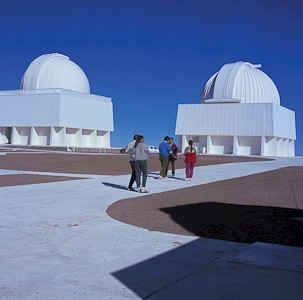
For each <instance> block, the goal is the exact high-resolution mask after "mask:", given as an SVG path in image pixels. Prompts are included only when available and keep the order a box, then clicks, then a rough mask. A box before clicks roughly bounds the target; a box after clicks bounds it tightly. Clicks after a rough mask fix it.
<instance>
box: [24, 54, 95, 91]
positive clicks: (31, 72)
mask: <svg viewBox="0 0 303 300" xmlns="http://www.w3.org/2000/svg"><path fill="white" fill-rule="evenodd" d="M48 88H61V89H67V90H72V91H77V92H82V93H88V94H89V93H90V87H89V82H88V79H87V77H86V75H85V73H84V72H83V70H82V69H81V68H80V67H79V66H78V65H77V64H75V63H74V62H72V61H71V60H69V57H67V56H65V55H62V54H58V53H52V54H44V55H41V56H39V57H37V58H36V59H35V60H33V61H32V63H31V64H30V65H29V67H28V68H27V70H26V71H25V73H24V75H23V77H22V80H21V89H22V90H37V89H48Z"/></svg>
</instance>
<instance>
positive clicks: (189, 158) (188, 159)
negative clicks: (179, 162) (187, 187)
mask: <svg viewBox="0 0 303 300" xmlns="http://www.w3.org/2000/svg"><path fill="white" fill-rule="evenodd" d="M184 156H185V159H184V162H185V163H186V169H185V174H186V178H185V180H186V181H188V180H191V179H192V177H193V174H194V166H195V162H196V161H197V156H196V149H195V148H194V147H193V141H192V140H189V141H188V146H187V147H186V148H185V149H184Z"/></svg>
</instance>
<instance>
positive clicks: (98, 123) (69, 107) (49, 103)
mask: <svg viewBox="0 0 303 300" xmlns="http://www.w3.org/2000/svg"><path fill="white" fill-rule="evenodd" d="M0 126H1V127H12V126H19V127H27V126H34V127H53V126H57V127H70V128H83V129H93V130H104V131H113V130H114V124H113V104H112V101H111V98H108V97H103V96H97V95H91V94H84V93H78V92H73V91H67V90H63V89H46V90H45V91H44V92H43V90H39V91H27V92H24V93H21V92H20V91H16V92H12V91H10V92H1V93H0Z"/></svg>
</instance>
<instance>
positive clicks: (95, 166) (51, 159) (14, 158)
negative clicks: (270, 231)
mask: <svg viewBox="0 0 303 300" xmlns="http://www.w3.org/2000/svg"><path fill="white" fill-rule="evenodd" d="M259 160H267V159H261V158H254V157H251V158H250V157H236V156H215V155H214V156H198V161H197V164H196V166H205V165H213V164H222V163H232V162H243V161H259ZM184 166H185V164H184V162H183V157H182V156H180V157H179V159H178V160H177V161H176V167H177V168H184ZM129 168H130V167H129V162H128V159H127V155H119V154H116V155H115V154H111V155H93V154H62V153H46V152H40V153H8V154H6V155H0V169H9V170H24V171H37V172H55V173H72V174H95V175H122V174H128V173H129ZM159 168H160V163H159V159H158V155H150V156H149V159H148V169H149V171H150V172H155V171H159Z"/></svg>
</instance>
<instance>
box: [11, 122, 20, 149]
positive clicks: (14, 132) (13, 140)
mask: <svg viewBox="0 0 303 300" xmlns="http://www.w3.org/2000/svg"><path fill="white" fill-rule="evenodd" d="M11 144H12V145H18V144H19V133H18V130H17V128H16V127H15V126H14V127H12V135H11Z"/></svg>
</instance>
